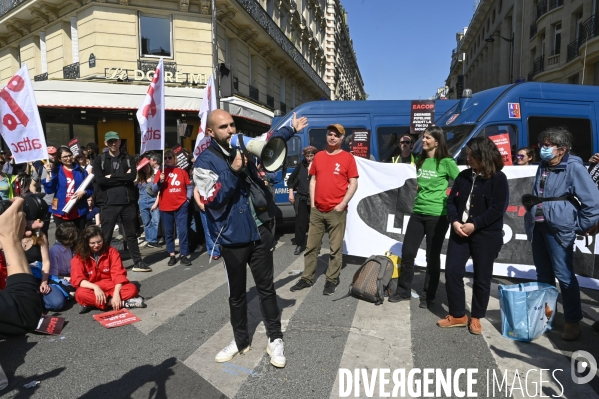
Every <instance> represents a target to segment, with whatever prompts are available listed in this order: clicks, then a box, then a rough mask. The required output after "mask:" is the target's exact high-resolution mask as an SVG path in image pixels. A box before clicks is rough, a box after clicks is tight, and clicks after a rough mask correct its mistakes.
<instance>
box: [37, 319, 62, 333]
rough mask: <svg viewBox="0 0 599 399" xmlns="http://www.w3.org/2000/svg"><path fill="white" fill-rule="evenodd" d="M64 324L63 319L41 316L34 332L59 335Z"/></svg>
mask: <svg viewBox="0 0 599 399" xmlns="http://www.w3.org/2000/svg"><path fill="white" fill-rule="evenodd" d="M64 322H65V318H64V317H58V316H47V315H46V316H45V315H42V317H41V318H40V321H39V323H38V324H37V328H36V329H35V331H36V332H40V333H42V334H50V335H60V332H61V331H62V328H63V327H64Z"/></svg>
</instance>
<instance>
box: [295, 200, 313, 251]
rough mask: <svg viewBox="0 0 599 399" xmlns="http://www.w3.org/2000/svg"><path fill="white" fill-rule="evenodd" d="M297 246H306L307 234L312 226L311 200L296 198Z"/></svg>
mask: <svg viewBox="0 0 599 399" xmlns="http://www.w3.org/2000/svg"><path fill="white" fill-rule="evenodd" d="M294 208H295V245H299V246H300V247H305V246H306V233H308V226H309V225H310V209H311V207H310V198H303V197H300V196H299V195H298V196H297V197H295V204H294Z"/></svg>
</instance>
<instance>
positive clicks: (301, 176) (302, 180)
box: [287, 160, 310, 198]
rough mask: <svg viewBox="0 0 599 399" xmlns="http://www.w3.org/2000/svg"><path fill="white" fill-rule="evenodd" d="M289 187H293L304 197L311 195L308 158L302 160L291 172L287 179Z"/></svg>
mask: <svg viewBox="0 0 599 399" xmlns="http://www.w3.org/2000/svg"><path fill="white" fill-rule="evenodd" d="M287 187H289V188H292V189H293V191H294V192H295V193H296V194H298V195H300V196H302V197H306V198H309V197H310V175H309V174H308V163H307V162H306V160H303V161H302V162H300V164H299V165H298V167H297V168H295V169H294V171H293V172H291V175H289V179H288V180H287Z"/></svg>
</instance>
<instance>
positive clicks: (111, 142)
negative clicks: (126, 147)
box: [107, 139, 118, 145]
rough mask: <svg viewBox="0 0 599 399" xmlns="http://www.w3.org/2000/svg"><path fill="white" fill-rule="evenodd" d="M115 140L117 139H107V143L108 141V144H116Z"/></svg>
mask: <svg viewBox="0 0 599 399" xmlns="http://www.w3.org/2000/svg"><path fill="white" fill-rule="evenodd" d="M117 141H118V140H117V139H110V140H108V141H107V143H108V145H113V144H116V142H117Z"/></svg>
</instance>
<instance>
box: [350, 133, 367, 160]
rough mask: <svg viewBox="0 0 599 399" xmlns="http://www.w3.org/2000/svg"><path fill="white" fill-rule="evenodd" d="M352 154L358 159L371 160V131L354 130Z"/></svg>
mask: <svg viewBox="0 0 599 399" xmlns="http://www.w3.org/2000/svg"><path fill="white" fill-rule="evenodd" d="M353 135H354V137H353V139H352V143H351V153H352V154H354V156H356V157H360V158H366V159H368V158H370V130H354V132H353Z"/></svg>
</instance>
